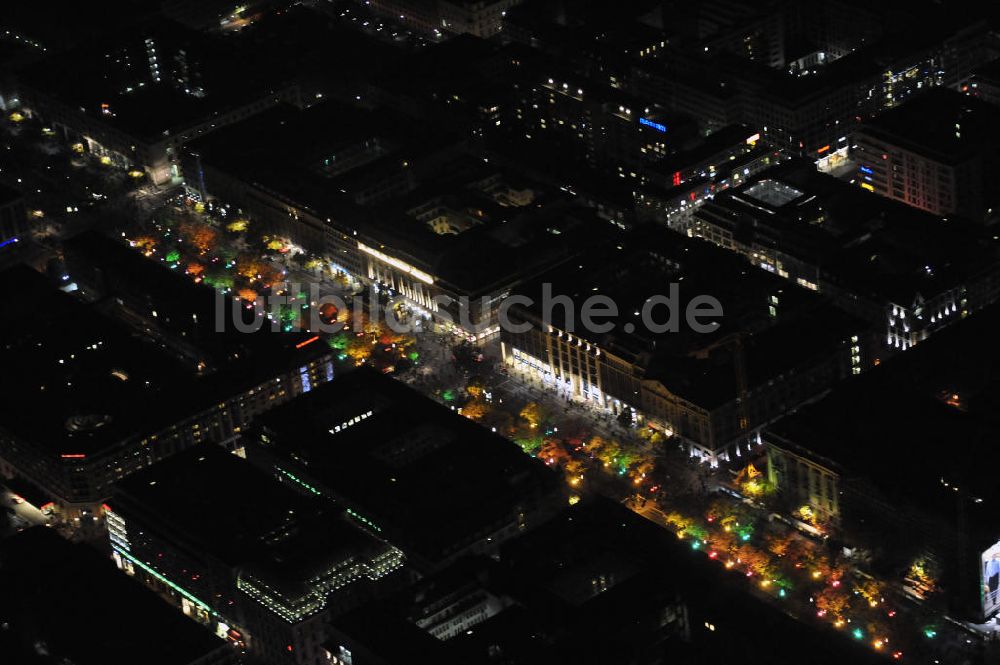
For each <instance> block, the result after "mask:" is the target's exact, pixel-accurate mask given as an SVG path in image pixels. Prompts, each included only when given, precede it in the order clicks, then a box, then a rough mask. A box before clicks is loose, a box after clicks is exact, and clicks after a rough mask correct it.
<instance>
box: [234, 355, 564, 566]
mask: <svg viewBox="0 0 1000 665" xmlns="http://www.w3.org/2000/svg"><path fill="white" fill-rule="evenodd" d="M256 436H257V439H258V441H259V445H254V446H248V447H247V455H248V457H249V459H250V460H251V461H256V462H258V464H260V465H261V466H262V467H263V468H265V469H267V470H268V471H269V472H270V473H272V474H273V475H274V476H275V477H277V478H279V479H281V480H283V481H284V482H286V483H290V484H291V485H292V486H293V487H297V488H298V489H300V490H301V491H303V492H306V493H309V494H318V495H322V496H327V497H330V498H333V499H334V500H336V501H338V502H340V503H342V505H344V506H346V508H347V509H348V512H349V514H351V515H354V516H355V517H356V518H357V519H359V520H361V521H362V522H363V523H364V524H366V525H368V526H369V527H370V528H371V529H373V530H374V532H375V533H377V534H378V535H379V536H380V537H382V538H385V539H386V540H387V541H389V542H390V543H392V544H393V545H395V546H396V547H398V548H399V549H400V550H402V551H403V552H404V553H405V554H406V557H407V559H408V561H409V562H410V563H411V564H412V565H413V566H414V568H416V569H417V570H418V571H420V572H422V573H426V572H430V571H433V570H438V569H440V568H442V567H443V566H445V565H447V564H448V563H449V562H451V561H454V560H455V559H457V558H458V557H460V556H462V555H464V554H469V553H485V554H489V553H492V552H495V551H496V548H497V547H498V546H499V545H500V543H502V542H503V541H505V540H507V539H509V538H512V537H513V536H515V535H517V534H519V533H521V532H523V531H525V530H527V529H530V528H533V527H535V526H537V525H538V524H539V523H541V522H543V521H544V520H545V519H547V518H548V517H550V516H551V515H552V514H554V512H556V511H557V510H558V509H559V508H560V507H562V506H563V505H565V497H564V495H563V488H562V486H561V483H560V481H559V478H558V477H557V474H554V473H552V472H551V471H550V470H549V469H548V468H547V467H546V466H545V465H544V464H543V463H541V462H540V461H539V460H537V459H534V458H530V457H527V456H525V455H524V453H523V452H522V451H521V449H520V448H519V447H518V446H516V445H515V444H513V443H512V442H510V441H508V440H507V439H504V438H503V437H501V436H499V435H497V434H494V433H492V432H490V431H489V430H486V429H484V428H482V427H481V426H479V425H477V424H476V423H474V422H472V421H471V420H468V419H467V418H464V417H463V416H460V415H458V414H457V413H455V412H454V411H452V410H450V409H448V408H447V407H445V406H442V405H441V404H438V403H436V402H434V401H433V400H431V399H429V398H427V397H424V396H423V395H421V394H419V393H417V392H416V391H414V390H413V389H411V388H409V387H408V386H406V385H404V384H402V383H400V382H398V381H396V380H394V379H392V378H390V377H388V376H385V375H383V374H380V373H378V372H375V371H374V370H368V369H366V368H361V369H357V370H354V371H352V372H350V373H348V374H344V375H343V376H340V377H338V378H337V379H336V380H335V381H333V382H331V383H329V384H328V385H325V386H323V387H322V388H320V389H317V390H315V391H313V392H312V393H311V394H309V395H305V396H303V398H301V399H297V400H295V401H294V402H292V403H290V404H288V405H286V406H284V407H282V408H279V409H277V410H275V411H273V412H272V413H271V414H269V415H267V416H265V417H262V418H260V419H259V427H258V428H256Z"/></svg>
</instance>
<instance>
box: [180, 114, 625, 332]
mask: <svg viewBox="0 0 1000 665" xmlns="http://www.w3.org/2000/svg"><path fill="white" fill-rule="evenodd" d="M414 122H415V121H414V120H413V119H411V118H407V117H406V116H401V115H399V114H397V113H392V112H389V111H385V110H377V111H362V110H360V109H354V108H349V107H346V106H344V105H341V104H338V103H327V104H320V105H317V106H314V107H312V108H309V109H307V110H305V111H294V110H292V109H289V108H287V107H284V108H281V109H276V110H274V111H272V112H269V113H266V114H262V115H261V116H260V117H258V118H253V119H251V120H250V121H248V122H246V123H241V124H240V125H238V126H236V127H232V128H229V129H227V130H224V131H221V132H218V133H217V134H216V135H214V136H211V137H207V138H206V139H205V140H204V141H200V142H198V143H196V144H195V145H193V146H192V147H191V149H190V154H189V164H190V166H189V167H186V171H185V172H186V173H188V174H189V175H188V178H187V187H188V190H189V192H190V194H191V195H192V196H196V197H200V198H205V197H212V199H213V200H214V201H216V202H217V203H218V204H220V205H230V206H232V207H233V208H234V209H239V210H242V212H243V214H248V215H250V216H251V217H252V218H253V219H256V220H259V221H261V222H263V223H264V224H265V225H266V226H267V228H268V230H269V231H270V232H272V233H276V234H279V235H282V236H286V237H289V238H291V239H292V241H293V242H295V243H296V244H298V245H300V246H302V247H304V248H306V249H308V250H310V251H312V252H315V253H317V254H320V255H323V256H326V257H328V259H329V260H330V262H331V267H332V268H333V269H335V270H337V271H341V272H344V273H347V274H349V275H352V276H353V277H355V278H357V279H359V280H360V281H362V282H363V283H365V284H368V285H375V286H376V287H377V288H378V289H379V290H380V291H382V292H385V293H387V294H389V296H390V297H392V296H401V297H402V298H404V299H405V301H406V302H407V303H408V305H409V306H410V307H412V309H413V310H414V311H415V312H417V315H419V316H422V317H426V318H428V319H430V320H431V321H432V322H434V323H435V324H438V325H440V326H442V327H444V328H446V329H448V330H452V331H454V332H456V333H458V334H460V335H462V336H465V337H468V338H470V339H473V340H482V339H485V338H488V337H490V336H495V334H496V308H497V306H498V303H499V300H500V299H501V298H502V297H503V295H505V294H506V293H509V291H510V290H511V289H512V288H513V287H514V286H516V285H517V284H518V283H520V282H521V281H522V280H524V279H526V278H528V277H530V276H533V275H535V274H537V273H538V272H540V271H542V270H543V269H546V268H548V267H550V266H552V265H554V264H558V263H560V262H562V261H565V260H566V259H568V258H569V257H571V256H573V255H574V254H575V253H576V252H577V251H578V250H579V247H582V246H586V245H587V244H589V243H593V242H597V241H598V239H599V238H600V237H601V236H600V234H601V233H602V232H608V231H610V230H611V229H610V227H609V225H608V224H607V223H606V222H605V221H604V220H602V219H600V217H599V216H598V215H597V214H595V213H594V211H593V210H591V209H590V208H588V207H586V206H584V205H580V204H578V203H577V202H576V201H574V199H573V197H572V196H568V195H566V194H565V193H563V192H560V191H559V190H555V189H554V188H552V187H546V186H543V185H542V184H540V183H538V182H534V181H532V180H530V179H528V178H526V177H524V176H522V175H520V174H518V173H516V172H512V171H510V170H507V169H504V168H503V167H501V166H498V165H496V164H494V163H491V162H490V161H489V159H488V158H480V157H475V156H472V155H470V154H468V153H467V152H466V151H465V150H464V149H463V147H462V146H461V145H460V144H459V143H456V142H455V141H454V140H453V139H452V138H449V135H448V134H447V133H439V132H437V131H435V127H434V126H429V127H424V128H423V130H424V131H421V132H418V133H414V132H413V131H411V130H412V126H413V123H414ZM463 299H468V301H470V302H471V303H472V307H471V312H466V313H465V315H463V313H462V311H461V302H462V300H463Z"/></svg>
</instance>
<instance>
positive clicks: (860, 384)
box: [762, 305, 1000, 622]
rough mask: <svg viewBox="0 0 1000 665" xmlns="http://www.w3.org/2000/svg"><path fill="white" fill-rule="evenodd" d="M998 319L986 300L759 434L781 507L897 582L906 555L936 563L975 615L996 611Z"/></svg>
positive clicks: (906, 565)
mask: <svg viewBox="0 0 1000 665" xmlns="http://www.w3.org/2000/svg"><path fill="white" fill-rule="evenodd" d="M998 324H1000V308H998V307H997V306H996V305H994V306H992V307H988V308H986V309H984V310H982V311H981V312H978V313H976V314H975V315H973V316H971V317H969V318H968V319H966V320H964V321H960V322H958V323H956V324H955V325H953V326H950V327H949V328H948V329H946V330H943V331H941V332H940V333H938V334H936V335H935V336H934V337H933V338H932V339H930V340H929V341H927V342H926V343H924V344H920V345H918V346H917V347H916V348H915V349H913V351H910V352H907V353H905V354H902V355H899V356H896V357H894V358H891V359H890V360H888V361H886V362H883V363H881V365H880V366H879V367H876V368H874V369H873V370H871V371H870V372H867V373H866V374H864V375H862V376H860V377H855V378H853V379H850V380H848V381H846V382H845V383H844V384H843V385H841V386H840V387H838V388H836V389H835V390H833V391H832V392H830V394H828V395H827V396H825V397H824V398H823V399H821V400H818V401H817V402H815V403H812V404H808V405H806V406H803V407H801V408H800V409H799V410H798V411H797V412H796V413H794V414H791V415H789V416H787V417H786V418H784V419H782V420H779V421H778V422H777V423H775V424H773V425H771V426H770V427H768V428H767V429H766V430H765V432H764V433H763V434H762V437H763V439H764V441H765V443H766V445H767V451H768V473H769V477H770V479H771V481H772V482H773V483H774V484H775V485H776V487H777V489H778V491H779V492H780V493H781V494H782V496H784V497H785V499H786V501H787V505H788V507H789V508H790V509H793V510H794V509H797V508H799V507H800V506H803V505H804V506H808V507H809V508H810V509H811V510H813V511H814V512H815V514H816V515H818V516H820V518H821V521H822V522H823V523H824V524H825V525H826V526H827V527H828V528H829V530H830V532H831V533H833V534H835V535H836V536H837V537H838V538H839V539H840V540H842V541H843V542H845V543H849V544H850V545H852V546H860V547H862V548H864V549H866V550H868V551H870V552H871V554H872V556H873V561H872V565H873V566H874V567H875V568H876V569H878V570H882V571H884V572H885V573H886V574H888V575H890V576H893V577H896V578H897V579H900V580H902V579H903V578H905V577H907V576H908V571H909V570H910V567H911V565H912V564H913V563H914V561H918V560H920V559H921V558H930V560H932V561H935V562H936V563H937V567H938V568H939V570H940V574H939V575H938V578H937V580H936V585H937V587H938V589H939V590H940V589H942V588H943V590H944V591H943V593H944V594H945V596H946V597H947V598H948V600H949V602H950V603H951V605H952V607H953V608H955V609H956V610H958V611H960V612H961V613H962V614H964V615H965V616H966V617H968V618H972V619H975V620H976V621H977V622H982V621H984V620H986V619H988V618H989V617H990V616H992V615H993V614H994V613H996V611H997V610H998V609H1000V597H998V596H997V594H996V593H994V591H995V589H996V588H997V583H996V580H995V579H992V577H991V576H992V573H990V574H986V573H987V571H988V570H992V566H990V567H989V568H987V564H989V562H990V561H992V560H993V559H994V558H996V557H997V556H998V555H997V553H998V552H1000V545H998V544H997V543H998V541H1000V520H998V518H997V511H996V510H995V508H996V505H997V502H998V501H1000V492H998V491H997V484H996V482H995V478H994V473H993V468H994V467H993V464H994V463H995V462H997V461H998V458H997V454H996V452H995V446H994V445H993V438H992V437H993V432H995V431H996V427H997V414H998V413H1000V409H998V404H1000V403H998V398H1000V385H998V383H997V374H996V372H994V371H993V368H995V367H996V366H997V363H998V362H1000V355H998V350H997V345H996V343H995V331H996V326H997V325H998ZM905 584H907V585H909V586H911V590H912V592H913V593H915V594H917V595H920V596H922V595H923V594H925V593H927V592H928V589H927V588H920V585H919V584H918V583H917V582H916V581H913V580H910V581H907V582H905Z"/></svg>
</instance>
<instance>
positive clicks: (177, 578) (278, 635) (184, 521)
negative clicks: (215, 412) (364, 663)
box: [105, 446, 404, 665]
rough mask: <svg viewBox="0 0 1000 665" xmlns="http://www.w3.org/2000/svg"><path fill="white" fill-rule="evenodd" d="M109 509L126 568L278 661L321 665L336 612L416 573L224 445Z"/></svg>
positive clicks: (147, 477) (154, 470)
mask: <svg viewBox="0 0 1000 665" xmlns="http://www.w3.org/2000/svg"><path fill="white" fill-rule="evenodd" d="M220 506H226V508H224V510H225V511H226V519H225V520H222V521H221V523H220V522H218V521H216V520H214V519H213V515H214V514H215V512H216V511H217V510H219V509H220ZM105 512H106V513H107V523H108V533H109V538H110V544H111V548H112V552H113V558H114V560H115V562H116V563H117V564H118V566H119V567H120V568H121V569H122V570H124V571H125V572H127V573H128V574H130V575H134V576H135V577H136V578H137V579H139V580H141V581H142V582H143V583H145V584H146V585H148V586H150V587H151V588H153V589H155V590H157V591H159V592H160V593H161V594H163V595H165V596H166V597H167V598H168V599H170V600H171V601H173V602H174V603H175V604H176V605H177V606H179V607H180V609H181V610H182V611H183V612H184V613H185V614H187V615H188V616H190V617H191V618H193V619H195V620H197V621H199V622H200V623H203V624H205V625H206V626H208V627H209V628H211V629H212V630H213V631H215V632H216V634H218V635H219V636H220V637H223V638H225V639H227V640H229V641H230V642H233V643H234V645H236V646H237V647H238V648H240V649H243V650H246V651H248V652H250V653H252V654H254V655H255V656H258V657H263V658H266V659H267V660H268V662H272V663H295V664H296V665H314V664H317V663H319V662H320V656H321V653H320V650H319V645H320V644H322V642H323V641H324V640H325V639H326V630H327V628H326V622H327V621H328V620H329V617H330V615H331V614H332V613H338V612H343V611H346V610H349V609H351V608H352V607H354V606H356V605H357V604H359V603H361V602H364V601H365V600H368V599H371V598H374V597H376V595H377V594H379V593H382V592H383V591H384V589H383V586H384V585H385V584H386V583H390V584H391V583H392V582H391V580H393V579H395V578H396V577H399V576H400V575H401V572H402V567H403V565H404V557H403V555H402V553H401V552H400V551H399V550H398V549H396V548H394V547H392V546H391V545H389V544H387V543H385V542H384V541H382V540H381V539H380V538H378V537H377V536H376V535H375V534H374V533H371V532H370V530H368V529H367V528H366V526H365V525H364V524H361V523H356V522H355V521H354V520H352V518H351V517H350V516H349V515H348V514H346V513H344V512H343V511H342V510H339V509H337V508H336V507H335V506H334V505H333V504H332V503H330V502H327V501H325V500H323V499H321V498H318V497H315V496H305V495H302V494H300V493H298V492H296V491H294V490H292V489H290V488H288V487H285V486H284V485H282V484H281V483H280V482H278V481H277V480H275V479H273V478H269V477H268V476H267V474H265V473H263V472H262V471H260V470H258V469H257V468H256V467H254V466H253V465H252V464H250V463H249V462H247V461H245V460H243V459H240V458H239V457H237V456H236V455H233V454H230V453H227V452H226V451H225V450H223V449H222V448H220V447H218V446H209V447H205V448H204V449H195V450H190V451H186V452H185V453H182V454H180V455H178V456H175V457H174V458H172V459H170V460H167V461H165V462H163V463H160V464H157V465H154V466H152V467H150V468H149V469H147V470H145V471H143V472H140V473H139V474H137V475H136V476H134V477H133V478H130V479H128V480H126V481H124V482H122V483H120V484H119V485H118V487H117V489H116V492H115V496H114V498H113V499H112V500H111V505H110V506H108V507H106V508H105Z"/></svg>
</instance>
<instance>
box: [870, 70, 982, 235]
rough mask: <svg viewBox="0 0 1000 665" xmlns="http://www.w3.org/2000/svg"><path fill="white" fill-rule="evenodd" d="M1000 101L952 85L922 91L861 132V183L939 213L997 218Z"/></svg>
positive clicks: (969, 217)
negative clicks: (956, 89)
mask: <svg viewBox="0 0 1000 665" xmlns="http://www.w3.org/2000/svg"><path fill="white" fill-rule="evenodd" d="M998 126H1000V109H996V108H994V107H993V106H991V105H990V104H988V103H985V102H983V101H980V100H978V99H973V98H970V97H969V96H967V95H961V94H959V93H957V92H953V91H948V90H937V91H933V92H930V93H928V94H926V95H922V96H920V97H918V98H916V99H914V100H912V101H910V102H908V103H906V104H904V105H902V106H900V107H898V108H895V109H892V110H891V111H887V112H885V113H883V114H881V115H879V116H878V117H876V118H873V119H872V120H869V121H867V122H865V123H863V124H862V125H860V126H859V127H858V128H857V130H856V131H855V132H854V134H853V138H852V141H853V142H854V144H855V146H856V147H855V150H854V157H855V159H856V160H857V163H858V174H857V180H858V182H859V183H860V185H861V187H862V188H864V189H866V190H868V191H871V192H874V193H876V194H879V195H880V196H884V197H886V198H889V199H893V200H895V201H901V202H902V203H905V204H907V205H909V206H913V207H914V208H919V209H920V210H926V211H927V212H930V213H932V214H934V215H939V216H945V217H946V216H950V215H958V216H962V217H966V218H968V219H970V220H974V221H977V222H988V221H990V220H992V219H993V217H992V216H993V214H994V213H993V209H994V207H995V206H997V205H998V203H1000V201H998V200H997V199H996V196H995V195H994V194H993V191H994V182H995V180H996V178H997V177H998V174H1000V164H998V163H997V157H996V153H997V148H998V146H1000V129H998Z"/></svg>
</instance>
